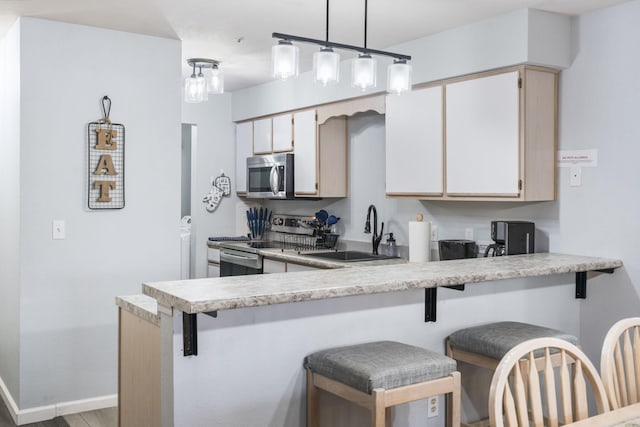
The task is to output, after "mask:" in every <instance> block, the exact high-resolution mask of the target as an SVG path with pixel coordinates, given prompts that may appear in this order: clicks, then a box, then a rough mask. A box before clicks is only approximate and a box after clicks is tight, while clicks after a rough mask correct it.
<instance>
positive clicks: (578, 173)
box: [569, 166, 582, 187]
mask: <svg viewBox="0 0 640 427" xmlns="http://www.w3.org/2000/svg"><path fill="white" fill-rule="evenodd" d="M570 173H571V178H570V180H569V185H570V186H572V187H580V186H581V185H582V168H581V167H580V166H572V167H571V172H570Z"/></svg>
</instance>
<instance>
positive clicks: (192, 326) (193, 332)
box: [182, 312, 198, 356]
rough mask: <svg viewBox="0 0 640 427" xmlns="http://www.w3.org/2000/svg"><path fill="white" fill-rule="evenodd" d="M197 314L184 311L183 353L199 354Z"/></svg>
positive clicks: (185, 354) (188, 354)
mask: <svg viewBox="0 0 640 427" xmlns="http://www.w3.org/2000/svg"><path fill="white" fill-rule="evenodd" d="M196 316H197V314H189V313H184V312H183V313H182V354H183V355H184V356H197V355H198V319H197V317H196Z"/></svg>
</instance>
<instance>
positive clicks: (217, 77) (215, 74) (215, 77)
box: [207, 67, 224, 94]
mask: <svg viewBox="0 0 640 427" xmlns="http://www.w3.org/2000/svg"><path fill="white" fill-rule="evenodd" d="M207 83H208V84H207V91H208V92H209V93H211V94H221V93H224V73H223V72H222V70H221V69H220V68H217V67H214V68H213V69H212V70H211V75H210V76H209V79H208V81H207Z"/></svg>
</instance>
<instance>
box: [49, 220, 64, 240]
mask: <svg viewBox="0 0 640 427" xmlns="http://www.w3.org/2000/svg"><path fill="white" fill-rule="evenodd" d="M52 228H53V230H52V232H53V236H52V238H53V240H64V239H66V238H67V236H66V232H65V226H64V220H61V219H54V220H53V225H52Z"/></svg>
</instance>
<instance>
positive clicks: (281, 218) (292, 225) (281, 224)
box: [271, 214, 314, 235]
mask: <svg viewBox="0 0 640 427" xmlns="http://www.w3.org/2000/svg"><path fill="white" fill-rule="evenodd" d="M313 219H314V217H313V216H302V215H284V214H273V218H271V231H274V232H276V233H291V234H305V235H312V234H313V231H314V227H313V226H312V225H311V224H310V223H311V221H312V220H313Z"/></svg>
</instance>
